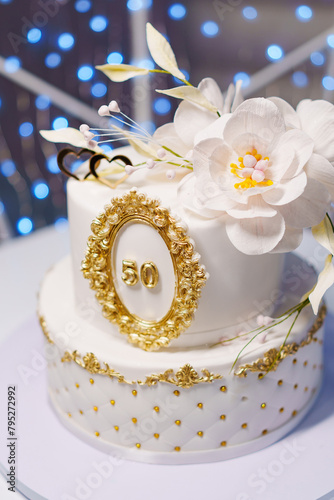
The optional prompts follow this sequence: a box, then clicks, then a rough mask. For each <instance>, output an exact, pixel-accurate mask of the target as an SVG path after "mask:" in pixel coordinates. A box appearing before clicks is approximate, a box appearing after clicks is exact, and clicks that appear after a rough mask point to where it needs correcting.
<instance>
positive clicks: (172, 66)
mask: <svg viewBox="0 0 334 500" xmlns="http://www.w3.org/2000/svg"><path fill="white" fill-rule="evenodd" d="M146 39H147V45H148V48H149V51H150V53H151V56H152V58H153V60H154V61H155V62H156V63H157V65H158V66H160V68H162V69H164V70H165V71H168V72H169V73H171V74H172V75H173V76H175V77H176V78H179V79H181V80H185V79H186V77H185V76H184V74H183V73H182V72H181V71H180V70H179V68H178V65H177V62H176V58H175V55H174V52H173V49H172V47H171V46H170V45H169V43H168V42H167V40H166V38H165V37H164V36H162V35H161V33H159V31H158V30H156V29H155V28H153V26H152V24H151V23H147V24H146Z"/></svg>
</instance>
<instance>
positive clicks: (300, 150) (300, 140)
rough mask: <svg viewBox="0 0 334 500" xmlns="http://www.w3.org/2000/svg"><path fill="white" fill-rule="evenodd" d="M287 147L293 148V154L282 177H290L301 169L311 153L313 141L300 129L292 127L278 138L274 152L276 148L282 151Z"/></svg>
mask: <svg viewBox="0 0 334 500" xmlns="http://www.w3.org/2000/svg"><path fill="white" fill-rule="evenodd" d="M288 147H289V148H293V149H294V152H295V155H294V160H293V162H292V163H291V165H290V166H289V168H288V169H287V170H286V172H285V173H284V175H283V176H282V179H291V178H292V177H295V176H296V175H298V174H299V173H300V172H301V171H302V170H303V168H304V166H305V164H306V163H307V162H308V160H309V159H310V157H311V155H312V153H313V148H314V142H313V140H312V139H310V137H309V136H308V135H307V134H305V133H304V132H302V131H301V130H296V129H293V130H288V131H287V132H286V133H285V134H283V135H282V136H281V137H280V138H279V141H278V143H277V145H276V146H275V152H276V151H277V150H278V151H282V150H284V149H285V148H288Z"/></svg>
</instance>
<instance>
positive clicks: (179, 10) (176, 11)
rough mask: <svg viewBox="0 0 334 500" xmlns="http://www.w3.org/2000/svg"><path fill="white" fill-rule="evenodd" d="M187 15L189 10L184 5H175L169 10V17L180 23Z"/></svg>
mask: <svg viewBox="0 0 334 500" xmlns="http://www.w3.org/2000/svg"><path fill="white" fill-rule="evenodd" d="M186 14H187V9H186V8H185V6H184V5H183V4H182V3H174V4H173V5H171V6H170V7H169V9H168V15H169V17H170V18H171V19H175V20H177V21H179V20H180V19H183V18H184V17H185V16H186Z"/></svg>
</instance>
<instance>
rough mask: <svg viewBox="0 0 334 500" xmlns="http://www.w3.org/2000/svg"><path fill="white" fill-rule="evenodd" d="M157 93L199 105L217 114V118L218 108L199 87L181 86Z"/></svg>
mask: <svg viewBox="0 0 334 500" xmlns="http://www.w3.org/2000/svg"><path fill="white" fill-rule="evenodd" d="M156 92H158V93H159V94H165V95H168V96H171V97H176V98H177V99H183V100H184V101H188V102H191V103H192V104H197V106H200V107H202V108H205V109H207V110H208V111H211V112H212V113H215V114H216V115H217V116H218V114H217V111H218V109H217V107H216V106H214V105H213V104H211V102H210V101H208V100H207V98H206V97H205V96H204V95H203V94H202V92H201V91H200V90H199V89H198V88H197V87H190V86H189V85H180V86H179V87H174V88H173V89H166V90H158V89H156Z"/></svg>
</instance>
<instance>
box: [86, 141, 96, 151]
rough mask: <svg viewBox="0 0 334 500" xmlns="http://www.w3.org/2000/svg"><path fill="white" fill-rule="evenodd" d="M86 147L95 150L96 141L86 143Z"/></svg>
mask: <svg viewBox="0 0 334 500" xmlns="http://www.w3.org/2000/svg"><path fill="white" fill-rule="evenodd" d="M87 146H88V147H89V148H91V149H95V148H96V146H97V142H96V141H88V142H87Z"/></svg>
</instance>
